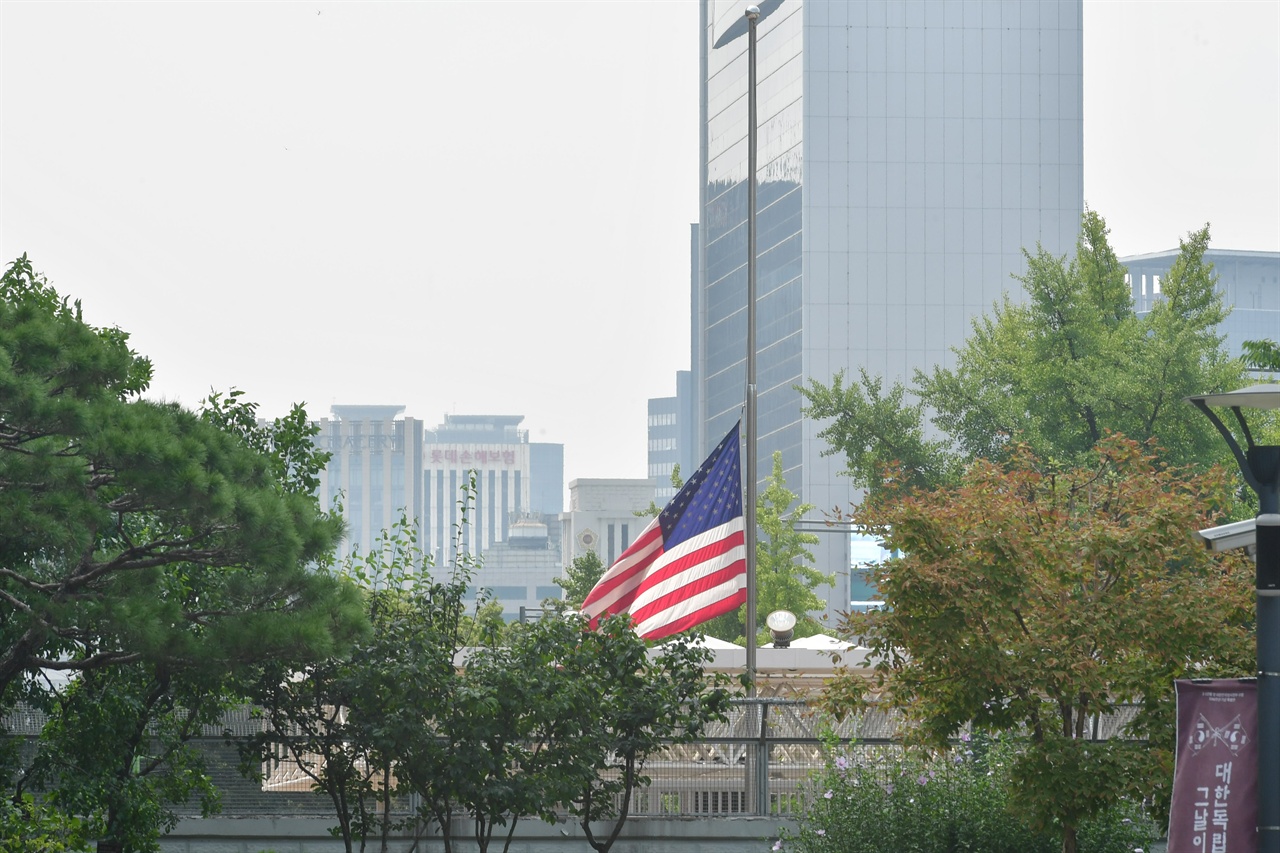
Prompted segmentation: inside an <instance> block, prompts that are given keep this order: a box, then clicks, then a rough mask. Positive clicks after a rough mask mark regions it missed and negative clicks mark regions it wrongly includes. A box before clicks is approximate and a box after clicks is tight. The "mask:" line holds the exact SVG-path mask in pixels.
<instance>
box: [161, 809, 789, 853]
mask: <svg viewBox="0 0 1280 853" xmlns="http://www.w3.org/2000/svg"><path fill="white" fill-rule="evenodd" d="M332 825H333V821H332V820H331V819H325V818H217V817H215V818H188V819H186V820H183V821H182V822H180V823H179V824H178V826H177V828H176V829H174V831H173V832H171V833H170V834H169V835H168V836H166V837H165V838H164V839H162V840H161V842H160V849H161V850H162V851H163V853H263V851H272V853H342V851H343V846H342V842H341V841H340V840H338V839H336V838H333V837H332V836H330V835H329V832H328V830H329V827H330V826H332ZM784 826H785V827H788V828H789V829H790V830H792V831H794V830H795V828H796V827H795V823H794V821H786V820H781V821H780V820H778V819H776V818H758V817H732V818H723V817H721V818H644V817H639V818H632V819H631V820H629V821H627V823H626V825H625V826H624V827H623V829H622V834H621V835H620V836H619V837H618V840H617V842H615V843H614V845H613V851H612V853H657V851H661V853H667V851H670V853H746V851H766V850H768V849H769V848H770V847H771V846H772V844H773V841H774V840H776V839H777V838H778V832H779V830H780V828H782V827H784ZM470 830H471V825H470V822H469V821H466V820H459V821H455V825H454V828H453V832H454V844H453V849H454V850H455V851H457V853H473V851H477V850H478V849H479V848H478V847H477V845H476V843H475V841H474V839H471V838H470V837H469V836H468V835H467V833H469V832H470ZM606 831H607V828H606V827H604V826H602V827H601V829H600V832H601V833H602V834H603V833H604V832H606ZM504 841H505V837H503V838H501V839H499V838H495V839H494V842H493V843H492V844H491V845H490V850H491V851H494V853H498V851H501V850H502V844H503V843H504ZM414 843H415V842H414V839H413V838H411V837H405V836H400V837H397V838H395V839H394V840H393V841H392V843H391V844H390V845H389V848H390V851H391V853H409V851H410V850H415V853H442V851H443V850H444V843H443V841H442V840H441V839H440V838H439V837H438V835H434V836H429V837H425V838H422V839H419V840H418V841H417V847H416V849H415V848H414ZM378 848H379V842H378V839H370V840H369V842H368V846H367V849H368V850H370V851H374V850H378ZM561 851H583V852H584V853H590V851H591V847H590V845H588V844H587V840H586V837H585V835H584V834H583V832H582V828H581V827H580V826H578V825H577V824H567V823H566V824H556V825H554V826H553V825H549V824H545V823H542V822H540V821H536V820H522V821H520V822H519V823H518V824H517V825H516V835H515V838H514V839H513V840H512V842H511V848H510V853H561Z"/></svg>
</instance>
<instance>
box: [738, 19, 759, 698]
mask: <svg viewBox="0 0 1280 853" xmlns="http://www.w3.org/2000/svg"><path fill="white" fill-rule="evenodd" d="M743 16H744V17H745V18H746V19H747V399H746V407H745V408H746V413H745V414H746V417H745V418H744V420H745V421H746V430H745V432H746V444H747V446H746V454H745V459H744V462H745V465H744V466H743V467H744V468H745V469H746V476H745V477H744V478H743V484H744V485H745V487H746V488H745V492H746V494H745V496H744V497H743V500H742V504H743V506H742V510H743V519H742V522H743V527H744V528H745V533H746V535H745V536H743V547H744V548H745V549H746V557H747V618H746V623H747V624H746V626H745V628H746V633H747V661H746V663H747V695H748V696H755V695H756V476H757V471H756V469H757V466H758V464H759V463H758V462H757V460H756V454H757V448H756V440H757V437H756V24H758V23H759V22H760V9H759V7H757V6H748V7H747V9H746V12H744V13H743Z"/></svg>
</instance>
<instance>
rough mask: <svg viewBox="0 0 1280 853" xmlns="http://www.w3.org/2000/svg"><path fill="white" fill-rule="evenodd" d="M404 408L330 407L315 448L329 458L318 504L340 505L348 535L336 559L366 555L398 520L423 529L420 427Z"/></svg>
mask: <svg viewBox="0 0 1280 853" xmlns="http://www.w3.org/2000/svg"><path fill="white" fill-rule="evenodd" d="M403 411H404V406H333V407H332V408H331V409H330V412H331V417H328V418H321V419H320V421H319V422H318V423H319V427H320V434H319V435H318V436H316V439H315V440H316V442H317V444H319V446H320V447H321V449H323V450H327V451H329V452H330V453H331V454H332V456H331V457H330V459H329V464H328V465H327V466H326V467H325V470H324V471H323V472H322V473H321V474H320V504H321V506H322V508H324V509H325V510H331V509H333V508H334V507H336V506H338V505H341V506H342V514H343V517H344V518H345V519H346V522H347V534H346V538H345V539H344V540H343V542H342V544H341V545H340V546H339V553H340V554H351V553H365V552H367V551H368V550H370V549H371V548H372V547H373V546H374V543H376V542H377V540H378V538H379V537H380V536H381V534H382V531H383V530H384V529H386V528H389V527H391V526H392V525H393V524H394V523H395V522H396V521H398V520H399V518H400V517H401V514H402V513H403V514H404V516H405V517H406V518H407V519H408V520H409V521H410V522H414V523H417V524H419V525H421V523H422V519H423V515H422V513H423V509H424V504H423V493H422V422H421V421H419V420H415V419H414V418H401V417H398V416H399V415H400V414H401V413H402V412H403Z"/></svg>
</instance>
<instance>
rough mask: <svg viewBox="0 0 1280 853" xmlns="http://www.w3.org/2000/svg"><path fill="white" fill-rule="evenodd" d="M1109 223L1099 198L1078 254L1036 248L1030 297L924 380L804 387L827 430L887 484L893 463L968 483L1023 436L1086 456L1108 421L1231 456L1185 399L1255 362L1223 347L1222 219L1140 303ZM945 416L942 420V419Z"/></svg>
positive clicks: (867, 379) (1143, 435) (981, 329)
mask: <svg viewBox="0 0 1280 853" xmlns="http://www.w3.org/2000/svg"><path fill="white" fill-rule="evenodd" d="M1107 235H1108V229H1107V227H1106V223H1105V222H1104V221H1103V219H1102V217H1100V216H1099V215H1098V214H1097V213H1095V212H1093V211H1087V212H1086V213H1085V215H1084V218H1083V220H1082V228H1081V234H1080V239H1079V242H1078V244H1077V249H1076V255H1075V258H1074V259H1073V260H1071V261H1070V262H1069V263H1068V262H1067V260H1066V258H1064V257H1054V256H1052V255H1050V254H1048V253H1047V252H1045V251H1043V250H1040V251H1038V252H1037V253H1036V254H1034V255H1033V254H1030V253H1028V254H1027V256H1026V257H1027V272H1026V274H1025V275H1024V276H1023V277H1022V278H1021V279H1020V280H1021V281H1022V284H1023V286H1024V289H1025V290H1026V293H1027V299H1026V301H1025V302H1024V303H1020V304H1018V303H1014V302H1012V301H1011V300H1010V299H1008V298H1007V297H1006V298H1005V299H1004V301H1003V302H1001V303H1000V304H999V305H997V306H995V308H994V311H993V312H992V314H991V315H989V316H987V317H983V318H981V319H979V320H976V321H975V322H974V324H973V331H972V334H971V335H970V337H969V338H968V340H966V342H965V343H964V345H963V346H961V347H960V348H959V349H957V350H956V351H955V366H954V367H941V366H939V367H936V368H934V369H933V371H932V372H930V373H925V372H923V371H917V372H916V374H915V377H914V383H913V385H912V386H911V387H910V388H907V387H905V386H904V385H903V384H902V383H897V382H895V383H893V384H892V385H890V386H889V387H888V388H887V389H886V388H885V387H884V384H883V380H882V379H881V378H878V377H874V376H870V375H868V374H867V373H865V372H863V373H861V374H860V375H859V377H858V378H857V380H856V381H854V382H852V383H846V377H845V376H844V375H843V374H837V375H836V376H835V377H834V378H833V379H832V381H831V383H830V384H829V385H824V384H822V383H820V382H818V381H816V380H814V381H811V382H810V383H809V385H808V386H807V387H805V388H804V389H802V393H803V394H804V396H805V398H806V408H805V411H806V413H807V414H808V415H809V416H810V417H814V418H820V419H826V420H829V424H828V425H827V426H826V427H825V428H824V430H823V431H822V432H821V435H822V436H823V437H824V438H825V439H826V440H827V442H828V444H829V445H830V452H831V453H841V454H844V456H845V457H846V459H847V463H848V472H849V474H850V476H851V477H852V478H853V480H854V482H855V484H856V485H858V486H859V487H861V488H864V489H867V490H869V491H871V492H874V491H875V490H877V489H879V488H881V486H882V485H883V480H882V477H881V474H882V471H883V468H884V465H885V464H886V463H888V462H891V461H892V462H895V463H896V468H895V470H896V472H897V473H896V476H898V477H902V478H905V479H906V480H907V482H909V483H911V484H912V485H914V486H916V487H919V488H929V487H932V486H937V485H941V484H947V483H954V482H955V481H956V479H957V477H958V476H959V475H960V473H961V472H962V471H963V470H964V466H965V465H966V464H967V463H968V462H970V461H972V460H974V459H978V458H983V459H993V460H998V459H1002V458H1004V457H1005V456H1006V454H1007V453H1008V451H1009V449H1010V448H1011V447H1013V446H1015V444H1016V443H1025V444H1027V445H1029V446H1030V447H1031V448H1032V449H1033V450H1034V451H1035V452H1036V453H1037V454H1038V455H1040V456H1043V457H1044V458H1052V459H1060V460H1063V461H1072V460H1079V459H1082V458H1084V457H1085V456H1087V455H1088V454H1089V453H1090V452H1091V450H1092V448H1093V447H1094V446H1095V445H1096V444H1097V443H1098V442H1099V441H1101V440H1102V439H1103V438H1104V437H1105V436H1106V435H1107V434H1108V432H1118V433H1123V434H1124V435H1128V436H1130V437H1131V438H1134V439H1136V440H1139V441H1146V440H1147V439H1149V438H1152V437H1158V439H1159V442H1160V450H1159V452H1160V455H1161V458H1162V459H1165V460H1167V461H1169V462H1171V463H1174V464H1184V463H1196V464H1208V463H1209V462H1212V461H1217V460H1223V461H1226V460H1227V456H1226V451H1225V450H1224V448H1223V447H1222V442H1221V439H1219V438H1218V436H1217V435H1216V433H1215V432H1214V431H1213V427H1212V425H1211V424H1210V423H1209V421H1208V420H1207V419H1206V418H1204V417H1203V416H1202V415H1200V414H1199V413H1198V412H1196V411H1195V409H1194V408H1193V407H1191V406H1188V405H1186V404H1185V403H1184V402H1183V399H1184V398H1185V397H1187V396H1188V395H1191V394H1199V393H1203V392H1205V391H1210V390H1228V389H1231V388H1235V387H1238V386H1239V385H1240V384H1241V382H1242V379H1243V370H1242V365H1241V364H1240V362H1239V361H1237V360H1235V359H1232V358H1230V357H1229V356H1228V354H1227V353H1226V352H1225V350H1224V349H1223V347H1222V337H1221V335H1220V334H1219V332H1218V324H1219V323H1220V322H1221V321H1222V319H1223V318H1224V317H1225V315H1226V311H1225V310H1224V309H1223V306H1222V302H1221V298H1220V296H1219V294H1218V293H1217V291H1216V290H1215V289H1214V279H1215V277H1214V274H1213V266H1212V264H1210V263H1208V262H1207V261H1205V258H1204V254H1205V250H1206V249H1207V248H1208V244H1209V228H1208V226H1205V227H1204V228H1202V229H1200V230H1199V231H1195V232H1193V233H1191V234H1190V235H1188V237H1187V239H1185V240H1183V241H1181V251H1180V253H1179V256H1178V259H1177V261H1176V262H1175V263H1174V265H1173V267H1172V269H1170V271H1169V274H1168V276H1167V277H1166V278H1165V279H1164V281H1163V283H1162V295H1163V298H1162V299H1160V300H1159V301H1158V302H1157V303H1156V305H1155V307H1153V308H1152V310H1151V311H1150V312H1149V313H1148V314H1146V315H1144V316H1142V317H1139V316H1138V315H1137V314H1136V312H1135V311H1134V308H1133V301H1132V297H1131V295H1130V290H1129V287H1128V286H1127V285H1126V284H1125V280H1124V268H1123V267H1122V266H1121V265H1120V262H1119V260H1118V259H1117V258H1116V255H1115V252H1114V251H1113V250H1112V249H1111V247H1110V245H1109V243H1108V241H1107ZM930 418H931V422H932V429H930V427H929V424H928V421H929V419H930Z"/></svg>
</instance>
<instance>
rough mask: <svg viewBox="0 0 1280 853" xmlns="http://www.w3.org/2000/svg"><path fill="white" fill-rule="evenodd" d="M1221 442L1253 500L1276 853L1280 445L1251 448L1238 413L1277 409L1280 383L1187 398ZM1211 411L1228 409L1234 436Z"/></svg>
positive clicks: (1261, 817) (1279, 844)
mask: <svg viewBox="0 0 1280 853" xmlns="http://www.w3.org/2000/svg"><path fill="white" fill-rule="evenodd" d="M1187 402H1189V403H1191V404H1192V405H1194V406H1195V407H1196V408H1198V409H1199V410H1200V411H1202V412H1204V413H1205V415H1206V416H1207V417H1208V418H1209V420H1210V421H1212V422H1213V425H1214V426H1215V427H1216V428H1217V430H1218V432H1219V433H1221V434H1222V437H1223V438H1224V439H1226V442H1227V446H1228V447H1230V448H1231V453H1232V455H1234V456H1235V460H1236V464H1238V465H1239V466H1240V473H1241V474H1243V475H1244V479H1245V482H1247V483H1248V484H1249V487H1250V488H1251V489H1253V490H1254V492H1256V493H1257V495H1258V519H1257V554H1256V560H1257V569H1256V572H1257V582H1256V584H1255V586H1256V589H1257V595H1258V603H1257V627H1256V633H1257V648H1258V652H1257V655H1258V733H1257V744H1258V853H1280V446H1277V445H1265V444H1256V443H1255V442H1254V440H1253V433H1252V432H1251V431H1250V430H1249V424H1248V423H1247V422H1246V421H1245V418H1244V415H1243V414H1242V412H1241V409H1261V410H1269V409H1280V384H1262V385H1251V386H1249V387H1248V388H1241V389H1239V390H1238V391H1227V392H1225V393H1222V394H1199V395H1196V396H1193V397H1188V398H1187ZM1210 406H1221V407H1225V408H1228V409H1230V410H1231V412H1232V414H1233V415H1234V416H1235V420H1236V423H1237V424H1238V425H1239V427H1240V432H1241V434H1242V435H1243V436H1244V441H1245V446H1244V448H1243V449H1241V447H1240V443H1239V442H1238V441H1237V440H1236V437H1235V435H1234V434H1233V433H1232V431H1231V430H1230V429H1228V428H1227V426H1226V424H1224V423H1223V422H1222V419H1221V418H1219V417H1218V416H1217V415H1216V414H1215V413H1214V411H1213V410H1212V409H1211V408H1210Z"/></svg>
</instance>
